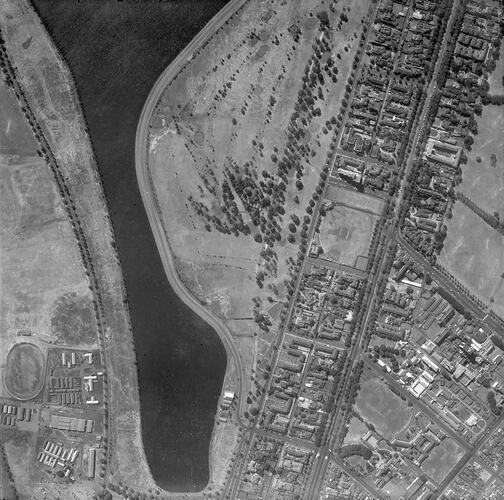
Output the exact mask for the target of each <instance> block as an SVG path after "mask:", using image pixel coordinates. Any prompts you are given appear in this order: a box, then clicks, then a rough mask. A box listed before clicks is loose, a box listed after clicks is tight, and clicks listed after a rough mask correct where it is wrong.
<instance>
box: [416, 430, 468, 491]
mask: <svg viewBox="0 0 504 500" xmlns="http://www.w3.org/2000/svg"><path fill="white" fill-rule="evenodd" d="M463 455H464V450H463V449H462V448H461V447H460V446H458V445H457V443H455V441H453V439H450V438H445V439H444V440H443V441H442V442H441V443H440V444H439V445H438V446H436V447H435V448H434V449H433V450H432V452H431V454H430V455H429V457H428V458H427V459H426V460H425V461H424V463H423V464H422V470H424V471H425V473H426V474H428V475H429V476H430V477H431V478H432V479H434V481H436V482H437V483H439V482H441V481H442V480H443V479H444V478H445V477H446V475H447V474H448V473H449V472H450V471H451V470H452V469H453V467H455V465H456V464H457V462H458V461H459V460H460V459H461V458H462V456H463Z"/></svg>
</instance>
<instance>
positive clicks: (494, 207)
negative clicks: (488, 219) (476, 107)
mask: <svg viewBox="0 0 504 500" xmlns="http://www.w3.org/2000/svg"><path fill="white" fill-rule="evenodd" d="M503 131H504V107H502V106H493V105H489V106H484V107H483V112H482V114H481V117H479V118H478V134H477V135H476V136H475V137H474V144H473V146H472V149H471V151H470V152H468V153H467V165H463V166H462V184H461V185H460V186H459V188H458V189H459V190H460V191H462V192H463V193H464V194H465V195H466V196H468V197H469V198H470V199H471V200H472V201H474V203H476V205H478V206H480V207H481V208H482V209H483V210H486V211H487V212H490V213H493V212H499V214H500V215H501V217H504V132H503ZM492 155H494V157H492Z"/></svg>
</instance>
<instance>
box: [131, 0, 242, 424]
mask: <svg viewBox="0 0 504 500" xmlns="http://www.w3.org/2000/svg"><path fill="white" fill-rule="evenodd" d="M246 2H247V0H230V2H229V3H228V4H227V5H226V6H225V7H224V8H223V9H221V10H220V11H219V12H218V13H217V14H216V15H215V16H214V17H213V18H212V19H211V20H210V21H209V22H208V23H207V24H206V25H205V27H204V28H203V29H202V30H201V31H200V32H199V33H198V34H197V35H196V37H194V38H193V40H192V41H191V42H190V43H189V44H188V45H187V47H185V48H184V49H183V50H182V51H181V52H180V54H179V55H178V56H177V57H176V58H175V59H174V60H173V61H172V63H171V64H170V65H169V66H168V67H167V68H166V69H165V70H164V71H163V73H161V75H160V76H159V78H158V79H157V81H156V83H155V84H154V86H153V87H152V89H151V91H150V93H149V95H148V97H147V100H146V102H145V104H144V107H143V109H142V113H141V115H140V120H139V122H138V126H137V133H136V139H135V168H136V174H137V179H138V187H139V189H140V194H141V196H142V200H143V203H144V207H145V211H146V213H147V218H148V219H149V223H150V226H151V229H152V233H153V234H154V239H155V241H156V246H157V248H158V251H159V255H160V257H161V261H162V262H163V267H164V270H165V273H166V276H167V278H168V281H169V283H170V286H171V287H172V288H173V290H174V291H175V293H176V294H177V295H178V296H179V297H180V299H181V300H182V301H184V303H185V304H186V305H187V306H189V307H190V308H191V309H192V310H193V311H194V312H195V313H196V314H198V316H200V318H202V319H203V320H204V321H206V322H207V323H208V324H209V325H210V326H211V327H212V328H214V329H215V331H216V332H217V334H218V335H219V337H220V339H221V340H222V342H223V344H224V347H225V348H226V352H227V355H228V367H229V356H231V357H232V358H233V360H234V362H235V365H236V369H237V371H238V409H237V417H238V421H239V422H240V423H241V421H240V418H241V405H242V402H243V400H244V399H245V397H244V394H243V392H244V391H246V390H247V387H246V386H244V384H243V380H244V379H245V378H248V375H246V374H244V373H243V366H242V361H241V357H240V354H239V352H238V350H237V348H236V346H235V344H234V342H233V337H232V333H231V331H230V329H229V328H228V326H227V325H226V324H225V323H224V321H222V320H221V319H220V318H219V317H217V316H216V315H215V314H213V313H211V312H210V311H208V310H207V309H206V308H205V307H204V306H203V305H201V304H200V302H199V301H198V300H197V299H196V298H195V297H194V296H193V295H192V294H191V293H190V292H189V291H188V290H187V288H186V287H185V286H184V284H183V283H182V282H181V280H180V277H179V275H178V273H177V270H176V267H175V262H174V259H173V254H172V251H171V248H170V243H169V242H168V240H167V238H166V235H165V233H164V229H163V225H162V222H161V218H160V214H159V213H158V212H157V210H156V208H155V204H154V202H153V199H152V193H151V192H150V187H149V186H150V185H151V182H150V181H151V179H150V174H149V168H148V147H149V144H148V138H149V128H150V120H151V117H152V114H153V111H154V109H155V107H156V105H157V103H158V101H159V98H160V97H161V94H162V93H163V91H164V90H165V88H166V87H167V85H168V83H169V82H170V81H171V80H173V78H174V77H175V76H176V75H177V74H178V73H179V72H180V71H181V70H182V68H183V67H184V65H185V64H187V62H188V61H190V59H191V58H192V56H193V53H194V52H196V51H197V50H199V49H200V48H201V47H202V45H203V44H204V43H206V42H207V41H208V40H209V39H210V38H211V37H212V36H213V35H214V34H215V32H216V31H217V30H218V29H219V28H220V27H221V26H222V25H223V24H224V23H225V22H226V21H227V20H228V19H229V18H230V17H231V16H232V15H233V14H234V13H235V12H237V11H238V10H239V9H240V8H241V7H242V6H243V5H244V4H245V3H246Z"/></svg>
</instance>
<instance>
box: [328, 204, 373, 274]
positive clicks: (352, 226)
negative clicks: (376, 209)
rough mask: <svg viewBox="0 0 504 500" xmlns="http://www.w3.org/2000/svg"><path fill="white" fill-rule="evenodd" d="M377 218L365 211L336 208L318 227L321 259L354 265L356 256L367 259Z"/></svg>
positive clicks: (329, 212)
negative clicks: (321, 252) (321, 249)
mask: <svg viewBox="0 0 504 500" xmlns="http://www.w3.org/2000/svg"><path fill="white" fill-rule="evenodd" d="M376 221H377V217H376V216H375V215H372V214H369V213H367V212H362V211H360V210H356V209H352V208H349V207H346V206H343V205H337V206H336V207H334V208H333V209H332V210H330V211H328V212H327V215H325V216H324V217H323V218H322V223H321V224H320V245H321V246H322V248H323V249H324V253H323V254H322V258H324V259H329V260H332V261H334V262H339V263H341V264H345V265H348V266H355V264H356V261H357V258H358V257H359V256H361V255H362V256H367V254H368V251H369V243H370V240H371V234H372V233H373V227H374V224H375V222H376Z"/></svg>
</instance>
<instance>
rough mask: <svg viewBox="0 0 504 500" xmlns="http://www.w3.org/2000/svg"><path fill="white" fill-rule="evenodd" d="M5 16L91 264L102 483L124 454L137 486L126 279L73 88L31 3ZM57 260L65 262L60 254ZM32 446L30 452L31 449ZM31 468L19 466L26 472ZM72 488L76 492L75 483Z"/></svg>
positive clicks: (12, 6)
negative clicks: (103, 380)
mask: <svg viewBox="0 0 504 500" xmlns="http://www.w3.org/2000/svg"><path fill="white" fill-rule="evenodd" d="M2 13H3V15H2V16H0V22H1V28H2V32H3V33H4V34H5V38H6V45H7V51H8V53H9V54H10V56H11V57H12V59H13V60H14V61H15V66H16V72H17V75H18V77H19V80H20V83H21V85H22V87H23V90H24V93H25V96H26V99H27V101H28V103H29V105H30V108H31V109H32V111H33V113H34V114H35V118H36V120H37V123H38V124H39V125H40V127H41V129H42V130H43V133H44V135H45V139H46V140H47V142H48V144H49V146H50V148H51V151H52V153H53V154H54V158H55V161H56V162H57V167H58V170H59V172H60V175H61V177H62V178H63V179H64V180H65V186H66V188H67V190H68V191H67V193H66V194H67V197H68V198H69V199H71V200H72V205H73V212H74V213H75V215H76V217H77V218H78V220H79V224H80V231H81V238H82V241H85V243H86V252H87V254H88V260H89V262H88V264H89V265H92V271H91V272H90V271H89V270H88V269H87V268H86V272H87V274H88V277H89V288H90V290H91V292H92V294H93V298H94V302H95V313H96V316H97V323H98V337H99V339H100V350H101V356H102V362H103V364H104V365H105V366H106V375H107V384H106V387H107V389H105V388H104V393H105V402H106V409H105V415H106V420H107V423H106V424H105V431H104V436H105V438H106V439H105V441H104V450H105V451H106V454H105V457H106V460H105V464H104V466H105V468H104V470H105V472H104V480H105V481H108V480H109V479H110V477H113V476H114V472H115V471H117V469H118V464H119V463H120V460H121V457H122V456H129V457H131V460H132V463H134V464H135V467H136V468H137V470H141V471H142V473H143V477H144V479H143V483H142V484H140V485H136V484H135V486H145V488H148V487H151V486H154V483H153V481H152V478H151V477H150V472H149V468H148V467H147V462H146V458H145V455H144V451H143V448H142V446H141V426H140V408H139V402H138V381H137V373H136V370H134V369H132V366H134V363H135V352H134V347H133V342H132V331H131V326H130V318H129V314H128V310H127V307H126V306H125V304H126V296H125V289H124V282H123V277H122V272H121V268H120V265H119V260H118V256H117V253H116V250H115V238H114V234H113V230H112V226H111V222H110V217H109V212H108V209H107V204H106V200H105V196H104V193H103V188H102V185H101V182H100V176H99V172H98V168H97V165H96V161H95V157H94V154H93V149H92V146H91V142H90V140H89V137H88V135H87V127H86V123H85V121H84V118H83V114H82V110H81V107H80V103H79V99H78V96H77V91H76V88H75V86H74V82H73V78H72V75H71V73H70V71H69V69H68V67H67V66H66V63H65V61H64V60H63V58H62V57H61V55H60V53H59V52H58V50H57V49H56V47H55V45H54V43H53V42H52V40H51V38H50V36H49V35H48V34H47V32H46V30H45V27H44V26H43V25H42V23H41V22H40V19H39V18H38V17H37V15H36V13H35V12H34V10H33V9H32V7H31V5H30V4H29V2H28V1H27V0H11V1H10V2H4V3H3V6H2ZM73 223H75V221H73ZM81 245H82V243H81ZM53 251H54V249H53ZM60 265H63V266H65V262H63V261H61V259H60ZM31 451H32V453H31V456H33V457H35V456H36V450H31ZM28 466H29V464H27V463H23V467H24V468H25V470H26V468H28ZM21 484H22V485H23V483H21ZM76 486H77V489H76V491H78V489H79V485H76ZM23 487H30V485H29V483H27V484H24V485H23ZM59 487H63V488H64V491H62V492H61V494H62V496H67V495H68V493H69V488H68V486H67V485H60V486H59ZM91 487H92V485H91ZM79 494H80V493H79Z"/></svg>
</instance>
